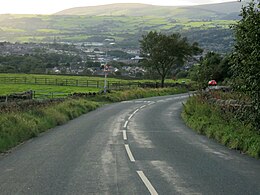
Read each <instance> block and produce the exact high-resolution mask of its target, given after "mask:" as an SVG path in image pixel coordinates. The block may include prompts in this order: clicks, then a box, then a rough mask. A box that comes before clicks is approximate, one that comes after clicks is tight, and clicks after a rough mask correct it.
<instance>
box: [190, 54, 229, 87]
mask: <svg viewBox="0 0 260 195" xmlns="http://www.w3.org/2000/svg"><path fill="white" fill-rule="evenodd" d="M229 69H230V64H229V56H228V55H227V56H224V57H222V56H221V55H220V54H218V53H215V52H208V53H207V54H206V55H205V56H204V57H203V58H201V60H200V63H199V64H198V65H196V66H194V67H192V68H191V70H190V76H191V79H193V80H196V81H198V82H199V84H200V86H201V87H207V85H208V81H209V80H212V79H214V80H216V81H217V82H221V81H224V80H225V79H226V78H230V77H231V75H230V70H229Z"/></svg>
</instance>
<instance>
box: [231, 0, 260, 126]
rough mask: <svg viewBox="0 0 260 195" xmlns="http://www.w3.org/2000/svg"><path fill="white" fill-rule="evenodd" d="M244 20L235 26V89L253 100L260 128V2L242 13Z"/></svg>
mask: <svg viewBox="0 0 260 195" xmlns="http://www.w3.org/2000/svg"><path fill="white" fill-rule="evenodd" d="M241 16H242V19H241V20H240V21H239V22H238V23H237V24H235V25H234V26H233V29H234V31H235V48H234V52H233V54H232V71H233V74H234V87H235V88H236V89H237V90H240V91H242V92H244V93H246V94H248V95H249V96H250V97H251V99H252V105H253V107H252V116H253V119H254V122H255V124H256V125H257V127H258V128H259V127H260V120H259V119H260V11H259V1H258V3H256V2H255V3H254V2H253V1H252V2H251V3H249V5H248V6H246V7H243V8H242V11H241Z"/></svg>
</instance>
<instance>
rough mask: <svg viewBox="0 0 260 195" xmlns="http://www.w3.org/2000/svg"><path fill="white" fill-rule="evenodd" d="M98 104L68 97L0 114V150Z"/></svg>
mask: <svg viewBox="0 0 260 195" xmlns="http://www.w3.org/2000/svg"><path fill="white" fill-rule="evenodd" d="M100 105H101V103H97V102H92V101H88V100H84V99H77V100H74V99H73V100H72V99H70V100H67V101H64V102H61V103H58V104H56V105H51V106H49V107H45V108H42V107H41V108H34V109H32V110H30V111H27V112H21V111H20V112H10V113H5V114H0V152H4V151H6V150H8V149H9V148H11V147H14V146H16V145H17V144H19V143H21V142H23V141H25V140H27V139H30V138H32V137H35V136H37V135H38V134H39V133H41V132H43V131H46V130H48V129H50V128H52V127H55V126H57V125H62V124H64V123H66V122H67V121H68V120H71V119H73V118H76V117H78V116H80V115H82V114H84V113H87V112H89V111H91V110H94V109H96V108H97V107H99V106H100Z"/></svg>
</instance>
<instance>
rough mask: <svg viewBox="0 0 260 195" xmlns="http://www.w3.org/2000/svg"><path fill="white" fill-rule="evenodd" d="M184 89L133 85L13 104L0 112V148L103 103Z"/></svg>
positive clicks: (4, 149) (18, 141) (183, 89)
mask: <svg viewBox="0 0 260 195" xmlns="http://www.w3.org/2000/svg"><path fill="white" fill-rule="evenodd" d="M184 92H187V91H186V89H185V88H165V89H134V90H125V91H116V92H112V93H108V94H106V95H100V96H96V97H89V98H85V99H83V98H80V99H66V100H65V101H63V102H56V103H50V104H46V105H44V106H43V105H42V104H41V105H39V106H33V108H31V109H30V110H29V111H25V109H19V108H14V110H13V111H8V112H2V113H1V112H0V152H6V151H8V150H9V149H10V148H12V147H15V146H16V145H18V144H20V143H22V142H24V141H26V140H28V139H30V138H32V137H36V136H37V135H38V134H40V133H41V132H44V131H46V130H48V129H50V128H53V127H55V126H58V125H62V124H65V123H66V122H67V121H69V120H71V119H73V118H76V117H78V116H80V115H82V114H85V113H87V112H89V111H91V110H94V109H96V108H98V107H100V106H102V105H104V104H105V103H112V102H119V101H123V100H130V99H136V98H144V97H152V96H162V95H173V94H178V93H184ZM35 105H37V104H35ZM17 106H19V105H18V104H17Z"/></svg>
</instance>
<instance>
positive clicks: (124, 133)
mask: <svg viewBox="0 0 260 195" xmlns="http://www.w3.org/2000/svg"><path fill="white" fill-rule="evenodd" d="M123 139H124V140H127V135H126V130H123Z"/></svg>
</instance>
